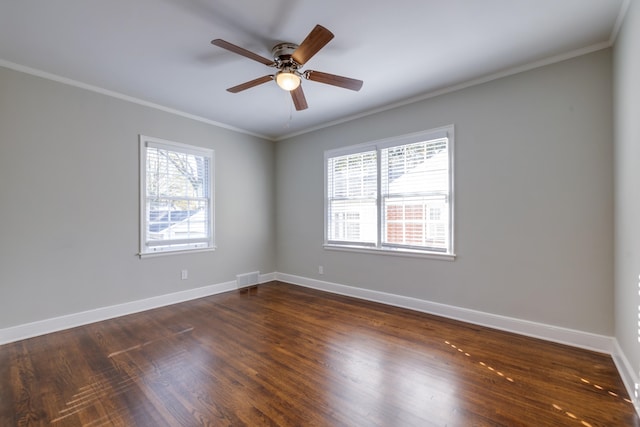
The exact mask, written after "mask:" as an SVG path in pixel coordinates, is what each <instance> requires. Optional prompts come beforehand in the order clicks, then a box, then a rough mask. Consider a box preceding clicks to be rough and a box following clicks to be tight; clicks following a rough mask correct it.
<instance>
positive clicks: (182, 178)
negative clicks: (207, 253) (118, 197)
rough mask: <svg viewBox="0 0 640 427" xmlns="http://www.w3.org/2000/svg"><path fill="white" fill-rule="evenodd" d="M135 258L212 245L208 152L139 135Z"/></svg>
mask: <svg viewBox="0 0 640 427" xmlns="http://www.w3.org/2000/svg"><path fill="white" fill-rule="evenodd" d="M140 202H141V206H140V231H141V233H140V234H141V235H140V256H144V255H148V254H158V253H167V252H176V251H187V250H209V249H213V248H214V245H213V150H208V149H204V148H200V147H194V146H190V145H185V144H179V143H177V142H171V141H165V140H162V139H158V138H151V137H148V136H144V135H140Z"/></svg>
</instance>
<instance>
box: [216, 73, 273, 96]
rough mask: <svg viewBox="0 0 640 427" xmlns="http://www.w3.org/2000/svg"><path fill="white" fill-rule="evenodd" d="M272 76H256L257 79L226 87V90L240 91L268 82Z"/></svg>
mask: <svg viewBox="0 0 640 427" xmlns="http://www.w3.org/2000/svg"><path fill="white" fill-rule="evenodd" d="M273 77H274V76H273V75H270V76H262V77H258V78H257V79H254V80H251V81H248V82H245V83H242V84H239V85H238V86H234V87H230V88H229V89H227V92H231V93H238V92H242V91H243V90H247V89H251V88H252V87H254V86H258V85H261V84H262V83H267V82H270V81H271V80H273Z"/></svg>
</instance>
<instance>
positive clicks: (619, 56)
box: [614, 1, 640, 375]
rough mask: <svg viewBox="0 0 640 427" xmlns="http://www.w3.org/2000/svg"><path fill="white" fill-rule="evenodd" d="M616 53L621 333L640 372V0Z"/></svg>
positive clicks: (622, 344) (618, 307)
mask: <svg viewBox="0 0 640 427" xmlns="http://www.w3.org/2000/svg"><path fill="white" fill-rule="evenodd" d="M629 7H630V9H629V10H628V12H627V16H626V18H625V22H624V25H623V27H622V30H621V32H620V34H619V36H618V40H617V41H616V45H615V51H614V70H615V74H614V100H615V104H614V113H615V153H616V154H615V171H616V174H615V187H616V191H615V199H616V202H615V212H616V216H615V224H616V234H615V236H616V237H615V256H616V258H615V259H616V263H615V312H616V317H615V319H616V321H615V325H616V328H615V336H616V338H617V340H618V343H619V344H620V347H621V348H622V350H623V351H624V353H625V356H626V358H627V360H628V361H629V362H630V363H631V364H632V366H631V368H632V369H634V372H635V375H638V371H639V370H640V344H639V343H638V320H639V319H638V314H639V309H638V307H639V306H640V298H639V297H638V289H639V285H640V277H639V275H640V2H637V1H632V2H631V4H630V6H629Z"/></svg>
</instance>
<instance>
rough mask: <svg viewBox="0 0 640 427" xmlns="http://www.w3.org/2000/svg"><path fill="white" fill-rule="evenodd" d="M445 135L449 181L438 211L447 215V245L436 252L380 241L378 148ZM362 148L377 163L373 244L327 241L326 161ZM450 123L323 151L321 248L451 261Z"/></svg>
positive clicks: (451, 138)
mask: <svg viewBox="0 0 640 427" xmlns="http://www.w3.org/2000/svg"><path fill="white" fill-rule="evenodd" d="M445 137H446V138H447V155H448V184H449V192H448V195H447V202H448V205H449V206H448V209H446V212H441V215H448V221H449V227H448V230H445V233H446V234H448V236H446V237H447V242H448V248H446V249H445V251H436V250H433V248H423V247H416V246H413V247H408V246H400V247H398V246H396V245H394V244H390V243H383V233H384V227H385V221H383V215H384V206H383V197H384V194H383V191H382V172H383V171H382V150H384V149H387V148H391V147H396V146H401V145H408V144H412V143H418V142H427V141H431V140H436V139H440V138H445ZM366 151H375V152H376V156H377V157H376V162H377V183H376V185H377V194H376V204H377V205H376V220H377V224H376V233H377V236H376V243H375V244H374V245H368V244H357V243H353V242H342V241H337V240H330V239H329V237H330V230H329V227H330V225H331V223H330V220H329V207H330V206H329V205H330V194H329V190H330V188H329V186H330V183H329V161H330V159H332V158H336V157H341V156H348V155H353V154H358V153H362V152H366ZM454 194H455V192H454V126H453V125H447V126H442V127H439V128H435V129H430V130H426V131H421V132H415V133H411V134H405V135H401V136H396V137H391V138H385V139H381V140H376V141H371V142H366V143H362V144H357V145H351V146H347V147H341V148H336V149H332V150H327V151H325V152H324V244H323V247H324V248H325V249H328V250H337V251H352V252H363V253H375V254H384V255H394V256H408V257H420V258H434V259H441V260H448V261H453V260H454V259H455V257H456V255H455V246H454V244H455V239H454V236H455V223H454V216H455V215H454V213H455V203H454V199H455V197H454Z"/></svg>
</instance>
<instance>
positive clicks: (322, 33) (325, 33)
mask: <svg viewBox="0 0 640 427" xmlns="http://www.w3.org/2000/svg"><path fill="white" fill-rule="evenodd" d="M332 38H333V33H332V32H331V31H329V30H327V29H326V28H325V27H323V26H322V25H316V26H315V27H314V28H313V30H311V32H310V33H309V35H308V36H307V38H306V39H304V40H303V41H302V43H300V46H298V48H297V49H296V50H295V52H293V55H291V58H293V60H294V61H296V62H297V63H298V64H300V65H303V64H304V63H306V62H307V61H308V60H309V59H311V57H312V56H313V55H315V54H316V53H318V51H319V50H320V49H322V48H323V47H324V46H325V45H326V44H327V43H329V42H330V41H331V39H332Z"/></svg>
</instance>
